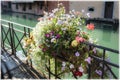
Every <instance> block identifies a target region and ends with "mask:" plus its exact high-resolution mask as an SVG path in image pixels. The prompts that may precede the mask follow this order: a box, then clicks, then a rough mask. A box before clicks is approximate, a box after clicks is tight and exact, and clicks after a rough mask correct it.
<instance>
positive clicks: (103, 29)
mask: <svg viewBox="0 0 120 80" xmlns="http://www.w3.org/2000/svg"><path fill="white" fill-rule="evenodd" d="M39 17H40V16H35V15H30V14H21V13H4V14H2V15H1V18H2V19H6V20H10V21H13V22H17V23H20V24H24V25H27V26H30V27H34V26H35V25H36V24H37V22H38V21H37V19H38V18H39ZM94 24H95V30H94V31H92V32H89V34H90V35H91V37H92V38H93V39H96V40H97V44H98V45H101V46H104V47H108V48H112V49H115V50H119V28H118V26H114V25H112V24H107V23H96V22H94ZM107 53H108V55H109V58H110V61H111V62H114V63H116V64H119V55H118V54H114V53H111V52H107ZM112 70H113V71H114V72H115V74H116V75H117V76H118V75H119V70H118V69H117V68H114V67H112Z"/></svg>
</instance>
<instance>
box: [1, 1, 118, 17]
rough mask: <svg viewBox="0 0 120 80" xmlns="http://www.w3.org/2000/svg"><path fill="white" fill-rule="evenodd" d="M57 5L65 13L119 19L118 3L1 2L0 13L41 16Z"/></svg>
mask: <svg viewBox="0 0 120 80" xmlns="http://www.w3.org/2000/svg"><path fill="white" fill-rule="evenodd" d="M58 3H63V5H64V6H65V9H66V12H67V13H68V12H69V10H73V9H74V10H76V11H82V10H84V12H85V13H90V16H91V18H110V19H118V18H119V17H118V16H119V9H118V8H119V2H118V1H46V0H44V1H35V0H27V1H26V0H25V1H2V2H1V6H2V7H1V8H2V12H3V11H12V12H19V13H29V14H34V15H43V11H48V12H51V10H52V9H54V8H56V7H57V4H58Z"/></svg>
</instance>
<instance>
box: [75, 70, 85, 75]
mask: <svg viewBox="0 0 120 80" xmlns="http://www.w3.org/2000/svg"><path fill="white" fill-rule="evenodd" d="M82 74H83V73H82V72H80V71H75V72H74V75H75V76H82Z"/></svg>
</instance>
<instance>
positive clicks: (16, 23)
mask: <svg viewBox="0 0 120 80" xmlns="http://www.w3.org/2000/svg"><path fill="white" fill-rule="evenodd" d="M0 20H1V21H4V22H8V23H12V24H15V25H19V26H21V27H26V28H29V29H33V27H30V26H26V25H23V24H20V23H16V22H12V21H8V20H5V19H0Z"/></svg>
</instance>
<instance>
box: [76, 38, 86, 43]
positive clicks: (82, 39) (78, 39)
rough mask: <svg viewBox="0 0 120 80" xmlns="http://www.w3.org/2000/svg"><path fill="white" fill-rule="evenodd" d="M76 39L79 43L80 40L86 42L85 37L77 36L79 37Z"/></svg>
mask: <svg viewBox="0 0 120 80" xmlns="http://www.w3.org/2000/svg"><path fill="white" fill-rule="evenodd" d="M75 40H76V41H77V42H78V43H79V42H84V41H85V39H84V38H82V37H79V36H77V37H76V38H75Z"/></svg>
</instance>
